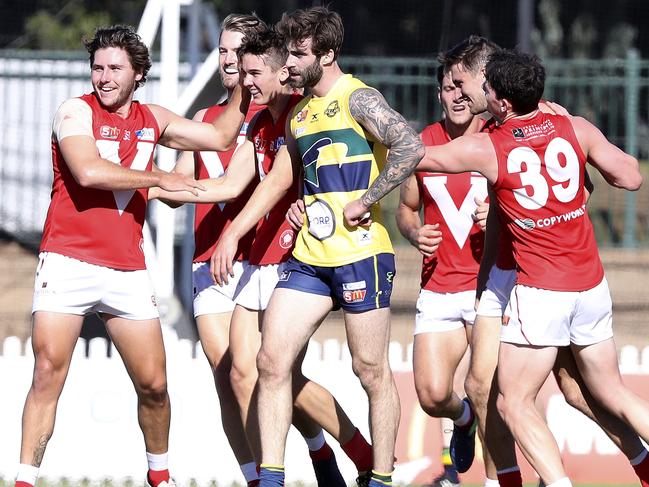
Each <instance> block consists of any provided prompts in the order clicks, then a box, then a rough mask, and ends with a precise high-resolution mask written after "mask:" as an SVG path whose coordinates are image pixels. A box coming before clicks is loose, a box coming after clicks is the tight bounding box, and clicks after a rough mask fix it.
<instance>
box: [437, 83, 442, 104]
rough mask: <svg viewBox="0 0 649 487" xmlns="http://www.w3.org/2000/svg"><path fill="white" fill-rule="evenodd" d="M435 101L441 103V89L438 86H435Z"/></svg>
mask: <svg viewBox="0 0 649 487" xmlns="http://www.w3.org/2000/svg"><path fill="white" fill-rule="evenodd" d="M437 101H438V103H440V104H441V103H442V89H441V88H440V87H439V86H438V87H437Z"/></svg>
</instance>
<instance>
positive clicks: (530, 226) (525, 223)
mask: <svg viewBox="0 0 649 487" xmlns="http://www.w3.org/2000/svg"><path fill="white" fill-rule="evenodd" d="M514 223H515V224H516V225H518V226H519V227H521V228H522V229H523V230H534V227H536V223H534V220H532V219H531V218H523V219H522V220H521V219H520V218H517V219H516V220H514Z"/></svg>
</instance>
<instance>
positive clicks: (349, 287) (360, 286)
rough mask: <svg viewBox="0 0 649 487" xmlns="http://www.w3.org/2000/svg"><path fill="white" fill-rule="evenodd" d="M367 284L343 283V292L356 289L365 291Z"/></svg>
mask: <svg viewBox="0 0 649 487" xmlns="http://www.w3.org/2000/svg"><path fill="white" fill-rule="evenodd" d="M366 287H367V283H366V282H365V281H364V280H363V281H355V282H343V291H356V290H357V289H365V288H366Z"/></svg>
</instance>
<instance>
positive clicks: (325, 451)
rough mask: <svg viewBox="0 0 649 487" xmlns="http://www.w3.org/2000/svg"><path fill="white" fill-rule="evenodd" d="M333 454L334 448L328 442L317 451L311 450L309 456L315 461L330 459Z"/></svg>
mask: <svg viewBox="0 0 649 487" xmlns="http://www.w3.org/2000/svg"><path fill="white" fill-rule="evenodd" d="M331 455H333V450H332V449H331V447H330V446H329V445H327V444H326V443H325V444H324V445H322V447H321V448H320V449H319V450H315V451H311V450H309V456H310V457H311V460H313V461H314V462H319V461H322V460H329V459H330V458H331Z"/></svg>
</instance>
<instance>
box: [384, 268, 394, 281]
mask: <svg viewBox="0 0 649 487" xmlns="http://www.w3.org/2000/svg"><path fill="white" fill-rule="evenodd" d="M393 279H394V272H392V271H389V272H386V273H385V280H386V281H388V282H389V283H390V284H391V283H392V280H393Z"/></svg>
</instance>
